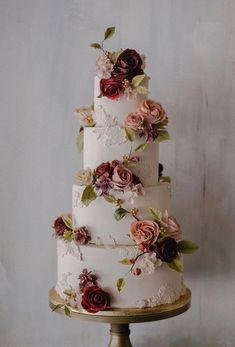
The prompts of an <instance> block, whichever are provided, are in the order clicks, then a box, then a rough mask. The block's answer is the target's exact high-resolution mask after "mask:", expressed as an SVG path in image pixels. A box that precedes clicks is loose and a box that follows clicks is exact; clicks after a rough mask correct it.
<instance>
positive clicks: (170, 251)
mask: <svg viewBox="0 0 235 347" xmlns="http://www.w3.org/2000/svg"><path fill="white" fill-rule="evenodd" d="M154 246H155V250H154V251H155V252H156V257H157V258H159V259H160V260H161V261H164V262H166V263H171V262H172V261H173V260H174V259H175V258H176V257H177V255H178V245H177V242H176V241H175V239H173V238H172V237H165V238H164V239H162V240H161V241H159V242H157V243H156V244H155V245H154Z"/></svg>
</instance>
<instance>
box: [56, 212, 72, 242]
mask: <svg viewBox="0 0 235 347" xmlns="http://www.w3.org/2000/svg"><path fill="white" fill-rule="evenodd" d="M66 217H68V218H71V215H70V214H68V215H66ZM54 229H55V234H56V236H58V237H62V236H63V235H64V233H65V231H66V230H72V229H69V228H68V227H67V225H66V224H65V222H64V220H63V215H62V216H60V217H58V218H56V220H55V221H54Z"/></svg>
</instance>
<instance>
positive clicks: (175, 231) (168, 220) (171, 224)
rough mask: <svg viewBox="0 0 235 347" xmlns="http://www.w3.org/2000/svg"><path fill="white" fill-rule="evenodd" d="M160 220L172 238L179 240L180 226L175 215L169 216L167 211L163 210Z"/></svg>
mask: <svg viewBox="0 0 235 347" xmlns="http://www.w3.org/2000/svg"><path fill="white" fill-rule="evenodd" d="M161 222H162V225H163V226H164V227H165V228H166V229H167V231H168V233H169V234H170V236H171V237H172V238H174V239H175V240H176V241H179V240H181V238H182V233H181V228H180V225H179V223H178V222H177V220H176V219H175V217H173V216H169V215H168V212H167V211H165V213H164V216H163V217H162V219H161Z"/></svg>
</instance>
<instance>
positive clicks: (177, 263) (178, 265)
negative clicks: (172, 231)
mask: <svg viewBox="0 0 235 347" xmlns="http://www.w3.org/2000/svg"><path fill="white" fill-rule="evenodd" d="M167 265H168V266H169V267H170V268H171V269H173V270H175V271H177V272H182V271H183V260H182V257H180V256H178V257H177V258H175V259H174V260H173V261H172V262H171V263H167Z"/></svg>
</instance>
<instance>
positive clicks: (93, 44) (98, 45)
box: [90, 42, 102, 49]
mask: <svg viewBox="0 0 235 347" xmlns="http://www.w3.org/2000/svg"><path fill="white" fill-rule="evenodd" d="M90 46H91V47H93V48H96V49H102V47H101V45H100V44H99V43H97V42H94V43H92V44H91V45H90Z"/></svg>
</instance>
